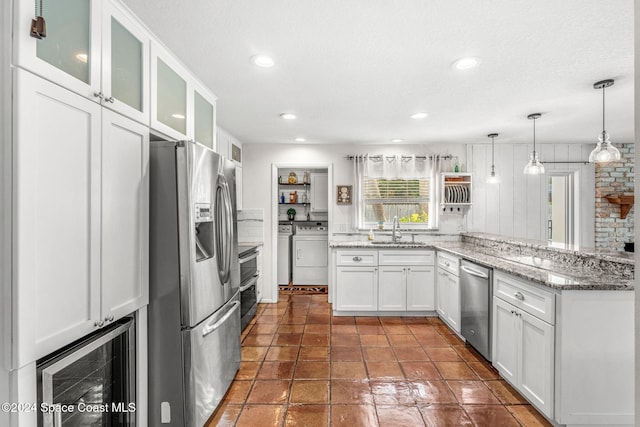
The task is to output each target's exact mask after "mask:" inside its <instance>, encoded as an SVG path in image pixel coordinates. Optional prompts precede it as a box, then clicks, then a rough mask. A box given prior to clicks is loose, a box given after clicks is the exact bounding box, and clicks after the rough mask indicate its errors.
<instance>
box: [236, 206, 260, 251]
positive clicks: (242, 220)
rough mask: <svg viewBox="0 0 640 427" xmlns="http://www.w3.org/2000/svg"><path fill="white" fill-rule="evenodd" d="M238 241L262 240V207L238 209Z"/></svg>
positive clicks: (253, 241) (258, 241) (257, 241)
mask: <svg viewBox="0 0 640 427" xmlns="http://www.w3.org/2000/svg"><path fill="white" fill-rule="evenodd" d="M238 242H239V243H261V242H264V209H262V208H256V209H242V210H239V211H238Z"/></svg>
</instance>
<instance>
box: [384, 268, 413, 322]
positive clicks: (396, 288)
mask: <svg viewBox="0 0 640 427" xmlns="http://www.w3.org/2000/svg"><path fill="white" fill-rule="evenodd" d="M406 309H407V268H406V267H396V266H386V265H384V266H380V271H379V273H378V310H380V311H405V310H406Z"/></svg>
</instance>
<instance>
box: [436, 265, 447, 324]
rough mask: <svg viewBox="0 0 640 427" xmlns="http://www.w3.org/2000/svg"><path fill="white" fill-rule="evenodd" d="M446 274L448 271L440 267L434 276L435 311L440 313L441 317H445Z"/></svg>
mask: <svg viewBox="0 0 640 427" xmlns="http://www.w3.org/2000/svg"><path fill="white" fill-rule="evenodd" d="M448 276H449V273H447V272H446V271H444V270H443V269H441V268H439V269H438V274H437V277H436V311H437V312H438V314H439V315H440V318H441V319H445V318H446V316H447V303H448V302H447V301H448V297H447V295H448V286H447V285H448V283H449V279H448Z"/></svg>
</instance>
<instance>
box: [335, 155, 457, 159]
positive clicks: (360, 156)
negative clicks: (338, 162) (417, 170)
mask: <svg viewBox="0 0 640 427" xmlns="http://www.w3.org/2000/svg"><path fill="white" fill-rule="evenodd" d="M436 156H437V157H440V158H441V159H444V160H448V159H452V158H453V156H452V155H451V154H429V155H420V156H418V155H416V156H415V158H416V159H433V158H434V157H436ZM365 157H368V158H369V159H371V160H382V158H383V157H385V158H387V159H393V158H395V157H396V156H392V155H387V156H382V155H381V154H374V155H369V154H349V155H347V156H346V157H345V159H347V160H353V159H355V158H358V159H363V158H365ZM400 158H402V159H411V158H413V156H411V155H402V156H400Z"/></svg>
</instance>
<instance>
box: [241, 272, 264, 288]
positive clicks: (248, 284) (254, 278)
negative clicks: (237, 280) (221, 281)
mask: <svg viewBox="0 0 640 427" xmlns="http://www.w3.org/2000/svg"><path fill="white" fill-rule="evenodd" d="M258 277H260V275H259V274H256V275H254V276H252V277H251V279H249V281H248V282H247V284H246V285H240V292H244V291H246V290H247V289H249V288H250V287H252V286H253V285H255V284H256V282H257V281H258Z"/></svg>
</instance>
